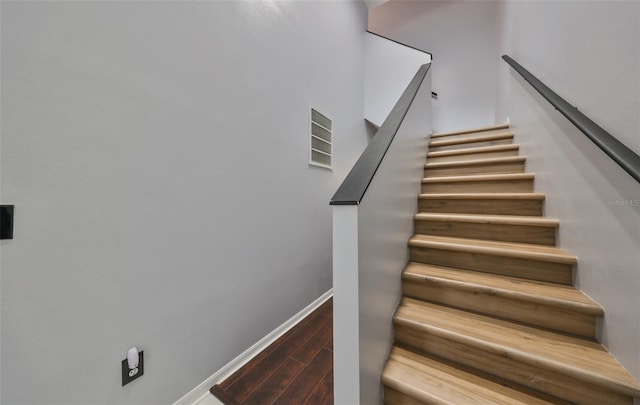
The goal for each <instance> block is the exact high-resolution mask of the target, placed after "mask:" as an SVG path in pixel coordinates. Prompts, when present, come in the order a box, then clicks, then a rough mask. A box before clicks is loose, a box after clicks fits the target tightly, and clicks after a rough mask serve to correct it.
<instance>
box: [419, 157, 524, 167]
mask: <svg viewBox="0 0 640 405" xmlns="http://www.w3.org/2000/svg"><path fill="white" fill-rule="evenodd" d="M526 160H527V158H526V156H505V157H498V158H486V159H471V160H459V161H453V162H433V163H426V164H425V165H424V168H425V169H442V168H451V167H460V166H483V165H490V164H495V163H515V162H517V163H519V162H524V161H526Z"/></svg>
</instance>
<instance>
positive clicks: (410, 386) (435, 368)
mask: <svg viewBox="0 0 640 405" xmlns="http://www.w3.org/2000/svg"><path fill="white" fill-rule="evenodd" d="M382 382H383V383H384V384H385V385H387V386H389V387H391V388H393V389H395V390H398V391H400V392H403V393H405V394H408V395H409V396H411V397H412V398H415V399H417V400H419V401H422V402H425V403H444V404H476V405H486V404H497V405H517V404H523V405H528V404H531V405H534V404H535V405H538V404H550V403H552V402H547V401H545V400H542V399H539V398H535V397H533V396H530V395H527V394H525V393H522V392H520V391H516V390H513V389H511V388H508V387H505V386H503V385H500V384H498V383H495V382H492V381H489V380H486V379H484V378H481V377H478V376H476V375H474V374H471V373H468V372H466V371H463V370H460V369H457V368H454V367H451V366H449V365H446V364H444V363H440V362H437V361H435V360H432V359H430V358H427V357H424V356H420V355H418V354H415V353H413V352H411V351H408V350H405V349H401V348H399V347H397V346H394V347H393V348H392V349H391V354H390V355H389V360H388V361H387V364H386V365H385V368H384V370H383V371H382Z"/></svg>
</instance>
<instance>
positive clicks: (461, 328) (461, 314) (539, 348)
mask: <svg viewBox="0 0 640 405" xmlns="http://www.w3.org/2000/svg"><path fill="white" fill-rule="evenodd" d="M394 322H396V323H398V324H403V325H406V326H407V327H409V328H411V329H416V330H419V331H422V332H425V333H428V334H433V335H438V336H441V337H444V338H446V339H449V340H453V341H457V342H460V343H463V344H465V345H468V346H470V347H475V348H477V349H482V350H488V351H491V352H493V353H499V354H500V356H503V357H507V358H509V359H512V360H514V361H517V362H522V363H527V364H530V365H534V366H536V367H540V368H543V369H548V370H551V371H554V372H558V373H561V374H564V375H568V376H571V377H573V378H577V379H580V380H582V381H585V382H588V383H592V384H596V385H599V386H601V387H605V388H607V389H611V390H613V391H616V392H620V393H623V394H626V395H630V396H640V384H638V383H637V382H636V381H635V380H634V379H633V377H632V376H631V375H630V374H629V373H628V372H627V371H626V370H625V369H624V368H623V367H622V366H621V365H620V364H619V363H618V362H617V361H616V360H615V359H614V358H613V357H611V355H610V354H609V353H608V352H607V351H606V350H605V349H604V348H603V347H602V346H600V345H599V344H598V343H596V342H592V341H589V340H585V339H580V338H575V337H571V336H567V335H562V334H557V333H553V332H548V331H545V330H541V329H537V328H533V327H529V326H524V325H520V324H515V323H511V322H507V321H502V320H499V319H495V318H491V317H487V316H482V315H477V314H474V313H471V312H466V311H460V310H456V309H453V308H449V307H444V306H441V305H434V304H430V303H427V302H424V301H419V300H414V299H411V298H404V299H403V301H402V302H401V304H400V306H399V307H398V309H397V311H396V314H395V316H394Z"/></svg>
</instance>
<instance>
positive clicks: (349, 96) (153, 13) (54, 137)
mask: <svg viewBox="0 0 640 405" xmlns="http://www.w3.org/2000/svg"><path fill="white" fill-rule="evenodd" d="M0 7H1V14H2V16H1V18H2V20H1V51H2V61H1V64H2V65H1V69H2V83H1V86H2V88H1V116H2V122H1V125H2V127H1V134H2V139H1V164H2V172H1V174H2V178H1V192H2V199H3V203H12V204H15V206H16V218H15V238H14V239H13V240H9V241H2V242H1V244H0V246H1V253H2V257H1V263H0V264H1V272H2V274H1V279H2V284H1V287H0V288H1V290H0V300H1V302H0V307H1V313H0V318H1V322H2V323H1V335H0V339H1V356H2V362H1V374H2V381H1V384H2V398H1V399H0V402H2V403H3V404H124V403H127V404H163V403H164V404H167V403H173V402H174V401H176V400H177V399H178V398H180V397H181V396H183V395H184V394H185V393H187V392H189V390H191V389H192V388H193V387H195V386H196V385H198V384H199V383H200V382H202V381H204V380H205V379H206V378H207V377H209V376H211V375H212V374H213V373H214V372H215V371H216V370H219V369H220V368H221V367H223V366H224V365H225V364H227V363H228V362H229V361H231V360H232V359H234V358H235V357H236V356H238V355H239V354H240V353H242V352H244V351H245V350H246V349H247V348H248V347H250V346H251V345H252V344H254V343H255V342H256V341H259V340H260V339H261V338H263V337H264V336H265V335H267V334H268V333H269V332H270V331H272V330H274V329H275V328H276V327H277V326H278V325H281V324H282V323H283V322H284V321H286V320H287V319H289V318H290V317H291V316H293V315H294V314H296V313H298V312H299V311H300V310H301V309H302V308H304V307H306V306H307V305H308V304H309V303H311V302H313V301H314V300H315V299H316V298H318V297H319V296H321V295H322V294H323V293H324V292H326V291H327V290H329V289H330V288H331V285H332V272H331V266H332V263H331V258H332V252H331V209H330V207H329V205H328V201H329V199H330V198H331V195H332V193H333V192H334V190H335V189H336V187H337V185H338V184H339V182H340V181H341V180H342V178H343V177H344V176H345V175H346V173H347V171H348V170H349V169H350V168H351V166H352V165H353V162H354V161H355V160H356V159H357V157H358V156H359V154H360V153H361V151H362V150H363V149H364V148H365V146H366V144H367V134H366V130H365V124H364V122H363V119H362V117H363V112H364V103H363V99H362V95H363V92H364V89H363V83H362V82H363V81H362V72H363V70H364V63H363V51H362V50H363V47H364V43H363V41H364V31H365V28H366V7H365V6H364V4H363V3H362V2H361V1H347V2H342V1H340V2H319V1H295V2H272V1H268V2H267V1H265V2H253V1H235V0H234V1H210V2H202V1H150V2H137V1H135V2H134V1H121V2H112V1H40V2H24V1H16V2H12V1H2V2H1V3H0ZM327 22H330V24H328V23H327ZM310 107H315V108H317V109H318V110H319V111H321V112H322V113H323V114H326V115H327V116H328V117H330V118H332V119H333V124H334V139H333V140H334V143H333V145H334V152H335V154H334V170H333V171H328V170H325V169H319V168H315V167H310V166H309V164H308V156H309V152H308V147H309V108H310ZM132 346H137V347H138V348H140V349H141V350H144V352H145V367H144V368H145V373H144V376H142V377H141V378H139V379H137V380H136V381H134V382H132V383H131V384H129V385H127V386H125V387H121V381H120V377H121V376H120V362H121V360H122V359H124V358H125V355H126V353H127V350H128V349H129V348H130V347H132Z"/></svg>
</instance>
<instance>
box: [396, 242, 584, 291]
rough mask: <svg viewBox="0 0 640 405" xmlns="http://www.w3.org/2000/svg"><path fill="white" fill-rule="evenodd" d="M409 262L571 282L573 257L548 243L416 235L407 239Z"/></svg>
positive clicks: (556, 281) (560, 282) (564, 282)
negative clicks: (544, 244)
mask: <svg viewBox="0 0 640 405" xmlns="http://www.w3.org/2000/svg"><path fill="white" fill-rule="evenodd" d="M409 248H410V249H409V252H410V258H411V260H412V261H416V262H421V263H426V264H434V265H438V266H446V267H456V268H461V269H467V270H476V271H482V272H486V273H494V274H502V275H507V276H514V277H520V278H526V279H530V280H538V281H546V282H551V283H558V284H566V285H571V284H572V282H573V276H572V274H573V266H574V265H575V264H576V262H577V259H576V257H575V256H573V255H571V254H569V253H568V252H566V251H564V250H562V249H559V248H556V247H551V246H542V245H534V244H528V243H513V242H494V241H486V240H480V239H468V238H454V237H446V236H433V235H419V234H416V235H414V236H413V237H411V239H409Z"/></svg>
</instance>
